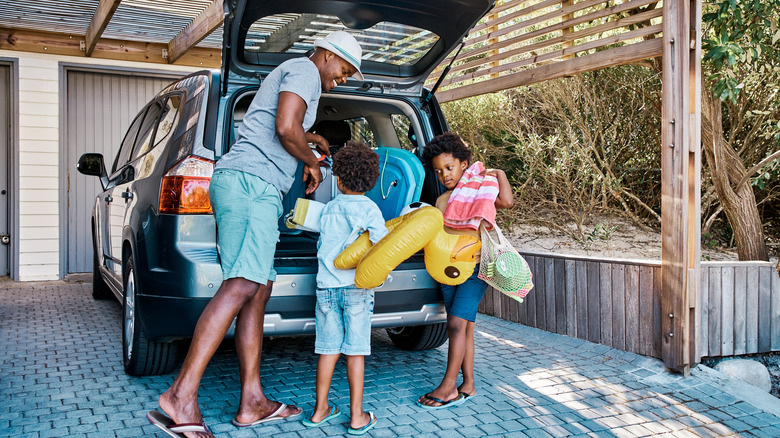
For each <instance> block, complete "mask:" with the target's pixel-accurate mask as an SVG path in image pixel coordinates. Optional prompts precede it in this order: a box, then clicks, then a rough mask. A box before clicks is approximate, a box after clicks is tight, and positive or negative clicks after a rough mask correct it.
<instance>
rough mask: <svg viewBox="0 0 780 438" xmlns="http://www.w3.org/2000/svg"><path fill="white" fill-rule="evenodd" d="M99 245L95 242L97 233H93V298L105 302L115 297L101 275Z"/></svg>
mask: <svg viewBox="0 0 780 438" xmlns="http://www.w3.org/2000/svg"><path fill="white" fill-rule="evenodd" d="M97 248H98V246H97V244H96V242H95V233H94V230H93V233H92V298H94V299H96V300H105V299H108V298H111V297H112V296H114V294H113V293H112V292H111V289H109V288H108V285H107V284H106V281H105V280H103V276H102V275H100V264H99V263H98V253H97Z"/></svg>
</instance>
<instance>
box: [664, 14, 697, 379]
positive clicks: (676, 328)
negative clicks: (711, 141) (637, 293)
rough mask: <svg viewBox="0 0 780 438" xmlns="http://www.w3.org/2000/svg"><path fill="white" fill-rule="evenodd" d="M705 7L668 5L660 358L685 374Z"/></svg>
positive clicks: (692, 327) (693, 343)
mask: <svg viewBox="0 0 780 438" xmlns="http://www.w3.org/2000/svg"><path fill="white" fill-rule="evenodd" d="M700 17H701V3H700V0H667V1H665V2H664V14H663V26H664V32H663V42H664V47H663V76H662V82H663V106H662V113H661V123H662V126H661V141H662V145H661V148H662V150H661V163H662V164H661V174H662V176H661V196H662V198H661V233H662V239H663V240H662V242H661V333H660V334H659V336H661V353H662V357H663V360H664V363H665V364H666V366H667V367H668V368H670V369H672V370H676V371H678V372H680V373H682V374H683V375H688V373H689V371H690V367H691V366H692V365H695V364H696V363H697V362H698V360H699V359H700V357H699V342H700V335H699V333H698V332H697V328H698V326H699V323H698V320H699V315H698V312H697V311H698V307H697V305H698V301H699V297H698V293H699V278H700V269H701V266H700V258H701V255H700V254H701V252H700V251H701V249H700V248H699V242H700V234H701V223H700V198H699V196H700V195H699V192H700V186H701V178H700V169H701V152H700V150H701V145H700V116H701V105H700V97H699V96H700V91H701V90H700V81H701V73H700V68H701V67H700V65H701V60H700V56H699V54H700V52H699V42H700V36H699V33H700V20H701V19H700Z"/></svg>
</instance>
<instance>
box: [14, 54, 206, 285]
mask: <svg viewBox="0 0 780 438" xmlns="http://www.w3.org/2000/svg"><path fill="white" fill-rule="evenodd" d="M0 58H12V59H17V60H18V68H19V70H18V82H19V90H18V93H17V96H18V100H19V114H18V118H17V120H18V126H17V127H15V128H14V129H16V132H17V133H18V135H17V137H18V139H19V144H18V148H19V149H18V157H19V163H18V165H19V167H18V168H17V169H16V174H17V175H18V176H19V185H18V187H17V189H18V193H17V196H16V199H17V200H18V202H19V209H18V211H11V214H14V215H18V222H17V223H18V224H19V247H18V251H19V272H18V273H17V279H18V280H20V281H35V280H57V279H59V277H60V266H59V262H60V246H61V245H60V229H59V228H60V217H59V214H60V205H59V200H60V190H61V189H65V186H64V185H65V184H67V181H60V177H59V175H60V169H59V163H60V152H61V151H62V150H64V147H65V145H62V144H60V132H59V131H60V126H61V123H60V117H62V116H63V114H60V102H61V100H60V93H61V92H64V90H65V87H64V84H60V76H61V75H60V63H61V62H64V63H68V64H80V65H84V66H87V67H88V66H94V67H95V68H101V67H111V68H115V67H125V68H128V69H133V70H139V69H140V70H157V71H160V70H166V71H181V72H191V71H196V70H199V69H197V68H194V67H179V66H167V65H161V64H144V63H138V62H123V61H111V60H104V59H91V58H82V57H73V56H49V55H43V54H37V53H25V52H15V51H9V50H0ZM12 147H15V145H12ZM63 250H65V249H64V248H63Z"/></svg>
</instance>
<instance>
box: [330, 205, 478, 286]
mask: <svg viewBox="0 0 780 438" xmlns="http://www.w3.org/2000/svg"><path fill="white" fill-rule="evenodd" d="M385 226H387V229H388V231H389V233H388V235H387V236H385V237H384V238H383V239H382V240H380V241H379V242H377V243H376V245H373V246H371V241H370V240H369V239H368V233H363V234H362V235H361V236H360V237H359V238H358V239H357V240H356V241H355V242H353V243H352V244H351V245H350V246H348V247H347V248H346V249H345V250H344V251H343V252H342V253H341V254H339V256H338V257H337V258H336V260H335V261H334V265H335V266H336V267H337V268H339V269H352V268H356V271H355V285H356V286H357V287H359V288H363V289H373V288H376V287H379V286H380V285H381V284H382V283H383V282H384V281H385V280H386V279H387V276H388V275H389V274H390V272H392V271H393V269H395V268H396V267H397V266H398V265H400V264H401V263H402V262H403V261H404V260H406V259H408V258H409V257H411V256H412V255H413V254H415V253H416V252H418V251H419V250H421V249H423V248H425V269H426V270H427V271H428V273H429V274H430V275H431V277H433V279H434V280H436V281H438V282H439V283H443V284H449V285H453V286H454V285H458V284H461V283H463V282H465V281H466V280H467V279H468V278H469V276H470V275H471V273H472V272H474V267H475V266H476V260H475V256H476V254H477V252H478V251H479V250H480V248H481V242H480V241H479V239H478V238H476V237H474V236H467V235H454V234H449V233H447V232H446V231H444V220H443V218H442V214H441V211H440V210H439V209H437V208H436V207H423V208H420V209H417V210H414V211H412V212H411V213H408V214H406V215H403V216H401V217H398V218H395V219H391V220H389V221H387V222H386V223H385ZM466 274H467V275H466Z"/></svg>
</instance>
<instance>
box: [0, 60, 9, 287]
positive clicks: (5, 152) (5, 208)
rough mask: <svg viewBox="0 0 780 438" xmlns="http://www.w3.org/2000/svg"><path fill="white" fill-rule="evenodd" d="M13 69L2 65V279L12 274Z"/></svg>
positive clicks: (0, 260) (0, 142)
mask: <svg viewBox="0 0 780 438" xmlns="http://www.w3.org/2000/svg"><path fill="white" fill-rule="evenodd" d="M10 108H11V68H10V67H9V66H7V65H0V277H5V276H6V275H8V274H9V273H10V272H11V266H10V255H11V250H10V248H11V245H10V237H9V235H10V234H11V230H10V225H11V221H10V219H11V218H10V216H9V214H10V213H11V206H10V205H9V199H10V198H11V193H10V191H11V184H10V182H11V181H10V178H9V176H10V172H11V169H10V167H9V166H10V165H11V114H10Z"/></svg>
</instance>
